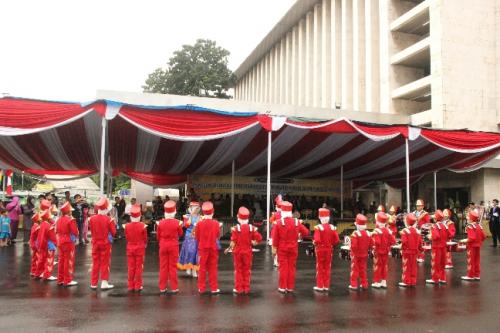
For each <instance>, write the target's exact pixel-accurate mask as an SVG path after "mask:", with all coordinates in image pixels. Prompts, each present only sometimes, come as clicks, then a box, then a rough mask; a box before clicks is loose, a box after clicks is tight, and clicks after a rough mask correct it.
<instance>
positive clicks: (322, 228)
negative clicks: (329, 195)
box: [313, 208, 340, 292]
mask: <svg viewBox="0 0 500 333" xmlns="http://www.w3.org/2000/svg"><path fill="white" fill-rule="evenodd" d="M318 217H319V220H320V222H321V224H318V225H317V226H316V227H314V240H313V243H314V249H315V251H316V286H314V287H313V289H314V290H315V291H319V292H328V291H329V290H330V279H331V273H332V258H333V248H334V247H335V246H336V245H337V244H338V243H339V242H340V240H339V235H338V234H337V228H335V226H334V225H332V224H329V223H328V222H329V221H330V210H328V209H326V208H320V209H319V210H318Z"/></svg>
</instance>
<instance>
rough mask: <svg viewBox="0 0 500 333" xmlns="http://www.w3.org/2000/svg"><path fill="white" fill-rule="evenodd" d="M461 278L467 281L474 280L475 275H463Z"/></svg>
mask: <svg viewBox="0 0 500 333" xmlns="http://www.w3.org/2000/svg"><path fill="white" fill-rule="evenodd" d="M461 279H462V280H465V281H474V278H473V277H468V276H462V277H461Z"/></svg>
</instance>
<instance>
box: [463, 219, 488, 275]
mask: <svg viewBox="0 0 500 333" xmlns="http://www.w3.org/2000/svg"><path fill="white" fill-rule="evenodd" d="M478 221H479V214H478V213H477V212H476V211H475V210H471V211H469V214H468V225H467V228H466V230H467V239H464V240H463V241H462V242H464V243H467V275H465V276H462V280H466V281H479V280H481V245H482V244H483V241H484V240H485V239H486V235H485V233H484V230H483V227H482V226H481V224H479V223H478Z"/></svg>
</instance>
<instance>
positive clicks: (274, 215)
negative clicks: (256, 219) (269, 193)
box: [269, 194, 283, 267]
mask: <svg viewBox="0 0 500 333" xmlns="http://www.w3.org/2000/svg"><path fill="white" fill-rule="evenodd" d="M282 202H283V200H282V198H281V194H280V195H278V196H276V198H274V204H275V206H276V212H274V213H272V214H271V216H270V217H269V224H270V225H271V235H270V236H271V238H270V244H269V245H273V244H272V242H273V238H274V233H275V232H276V228H275V226H276V222H277V221H279V220H281V203H282ZM273 265H274V266H275V267H278V255H277V254H275V255H274V256H273Z"/></svg>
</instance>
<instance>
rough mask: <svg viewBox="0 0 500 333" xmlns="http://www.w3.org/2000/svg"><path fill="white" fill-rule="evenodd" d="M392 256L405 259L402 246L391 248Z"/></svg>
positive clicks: (397, 245)
mask: <svg viewBox="0 0 500 333" xmlns="http://www.w3.org/2000/svg"><path fill="white" fill-rule="evenodd" d="M391 256H392V257H393V258H398V259H401V258H402V257H403V256H402V254H401V244H396V245H393V246H391Z"/></svg>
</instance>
